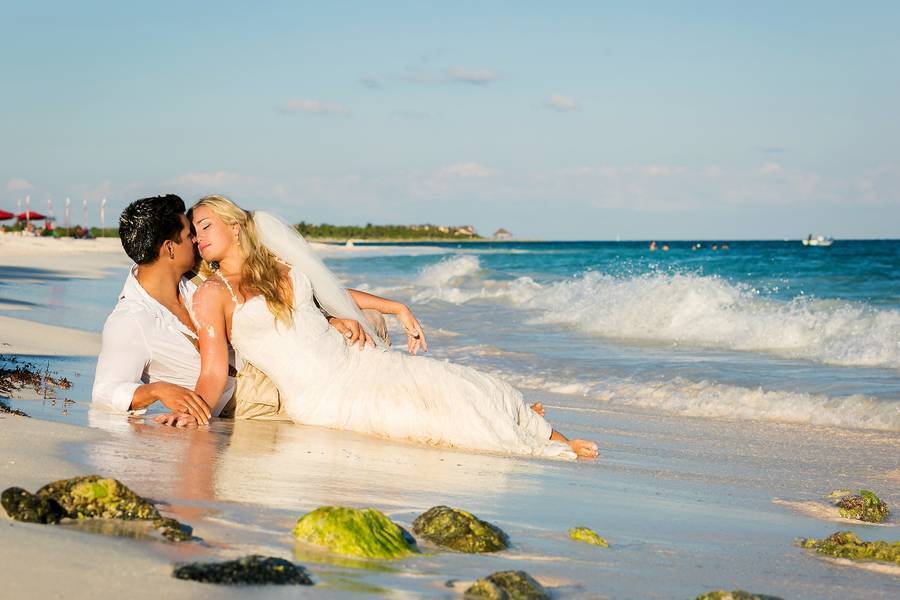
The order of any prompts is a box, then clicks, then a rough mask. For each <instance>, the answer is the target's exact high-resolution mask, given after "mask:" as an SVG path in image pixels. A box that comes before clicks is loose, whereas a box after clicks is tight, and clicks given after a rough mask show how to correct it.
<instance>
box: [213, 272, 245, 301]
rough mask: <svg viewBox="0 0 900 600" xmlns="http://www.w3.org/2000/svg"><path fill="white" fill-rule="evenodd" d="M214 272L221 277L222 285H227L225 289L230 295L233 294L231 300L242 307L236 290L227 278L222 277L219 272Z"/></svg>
mask: <svg viewBox="0 0 900 600" xmlns="http://www.w3.org/2000/svg"><path fill="white" fill-rule="evenodd" d="M213 272H214V273H215V274H216V275H218V276H219V279H221V280H222V283H224V284H225V287H227V288H228V293H229V294H231V299H232V300H234V303H235V304H237V305H238V306H240V304H241V303H240V302H238V299H237V296H236V295H235V293H234V289H233V288H232V287H231V284H230V283H228V280H227V279H226V278H225V276H224V275H222V272H221V271H218V270H216V271H213Z"/></svg>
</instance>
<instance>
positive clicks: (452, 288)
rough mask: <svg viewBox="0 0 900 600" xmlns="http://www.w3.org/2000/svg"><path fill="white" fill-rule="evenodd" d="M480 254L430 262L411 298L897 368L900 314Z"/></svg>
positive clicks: (665, 276)
mask: <svg viewBox="0 0 900 600" xmlns="http://www.w3.org/2000/svg"><path fill="white" fill-rule="evenodd" d="M480 275H481V268H480V264H479V262H478V259H477V257H474V256H468V255H464V256H457V257H454V258H451V259H446V260H444V261H441V262H439V263H437V264H435V265H431V266H430V267H428V268H426V269H425V270H423V271H422V273H421V274H420V276H419V278H418V280H417V287H418V289H417V292H416V294H415V295H414V297H413V301H414V302H427V301H430V300H442V301H444V302H450V303H455V304H462V303H465V302H469V301H472V300H475V299H488V300H496V301H502V302H504V303H507V304H509V305H512V306H513V307H516V308H520V309H528V310H536V311H539V312H538V316H537V317H536V318H535V321H536V322H539V323H547V324H563V325H567V326H569V327H572V328H574V329H575V330H577V331H579V332H581V333H584V334H588V335H596V336H600V337H605V338H613V339H625V340H639V341H644V342H656V343H662V344H667V345H671V344H686V345H690V346H695V347H702V348H709V349H723V350H739V351H752V352H763V353H770V354H776V355H779V356H784V357H788V358H799V359H805V360H811V361H816V362H821V363H826V364H835V365H845V366H865V367H886V368H893V369H897V368H900V311H898V310H893V309H878V308H875V307H872V306H868V305H865V304H863V303H852V302H847V301H842V300H816V299H812V298H807V297H802V296H801V297H797V298H795V299H793V300H791V301H783V300H777V299H774V298H770V297H765V296H763V295H760V294H758V293H757V292H756V291H755V290H753V289H752V288H750V287H749V286H747V285H744V284H735V283H731V282H728V281H726V280H724V279H721V278H719V277H713V276H701V275H694V274H684V273H674V274H672V273H651V274H645V275H640V276H635V277H613V276H610V275H606V274H602V273H598V272H593V271H589V272H587V273H585V274H583V275H581V276H577V277H573V278H570V279H566V280H563V281H558V282H554V283H546V284H540V283H537V282H536V281H534V280H533V279H532V278H530V277H520V278H518V279H515V280H512V281H498V280H492V279H483V278H482V277H481V276H480Z"/></svg>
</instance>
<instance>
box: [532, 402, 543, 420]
mask: <svg viewBox="0 0 900 600" xmlns="http://www.w3.org/2000/svg"><path fill="white" fill-rule="evenodd" d="M529 408H531V410H533V411H534V412H536V413H537V414H539V415H541V416H542V417H543V416H544V405H543V404H541V403H540V402H535V403H534V404H532V405H531V406H530V407H529Z"/></svg>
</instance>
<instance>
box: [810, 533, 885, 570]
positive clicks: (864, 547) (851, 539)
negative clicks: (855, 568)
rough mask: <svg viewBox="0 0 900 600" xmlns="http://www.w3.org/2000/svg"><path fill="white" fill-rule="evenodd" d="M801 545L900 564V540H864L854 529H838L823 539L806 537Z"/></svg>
mask: <svg viewBox="0 0 900 600" xmlns="http://www.w3.org/2000/svg"><path fill="white" fill-rule="evenodd" d="M800 545H801V546H803V547H804V548H813V549H815V551H816V552H818V553H819V554H825V555H828V556H833V557H835V558H849V559H851V560H877V561H882V562H889V563H894V564H897V565H900V542H884V541H876V542H864V541H862V540H860V539H859V536H857V535H856V534H855V533H853V532H852V531H838V532H837V533H832V534H831V535H830V536H828V537H827V538H825V539H822V540H816V539H812V538H810V539H805V540H802V541H801V542H800Z"/></svg>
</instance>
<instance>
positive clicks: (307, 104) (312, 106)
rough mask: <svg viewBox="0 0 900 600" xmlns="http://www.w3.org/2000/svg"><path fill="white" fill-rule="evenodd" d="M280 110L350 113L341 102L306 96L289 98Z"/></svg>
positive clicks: (344, 114)
mask: <svg viewBox="0 0 900 600" xmlns="http://www.w3.org/2000/svg"><path fill="white" fill-rule="evenodd" d="M279 110H281V112H283V113H295V112H304V113H312V114H318V115H339V116H347V115H349V114H350V111H349V110H347V109H346V108H345V107H344V106H341V105H340V104H333V103H330V102H322V101H321V100H309V99H306V98H295V99H294V100H288V101H287V102H285V103H284V104H283V105H282V106H281V108H280V109H279Z"/></svg>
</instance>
